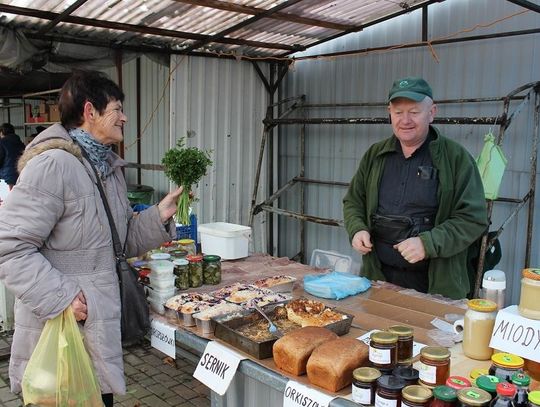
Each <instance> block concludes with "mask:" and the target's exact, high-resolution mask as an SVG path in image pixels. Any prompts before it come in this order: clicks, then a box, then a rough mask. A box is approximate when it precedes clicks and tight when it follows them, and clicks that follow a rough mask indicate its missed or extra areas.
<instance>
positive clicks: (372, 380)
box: [352, 367, 381, 406]
mask: <svg viewBox="0 0 540 407" xmlns="http://www.w3.org/2000/svg"><path fill="white" fill-rule="evenodd" d="M379 377H381V372H379V371H378V370H377V369H375V368H372V367H359V368H357V369H354V371H353V382H352V400H353V401H354V402H355V403H360V404H364V405H366V406H372V405H373V404H374V403H375V392H376V390H377V379H378V378H379Z"/></svg>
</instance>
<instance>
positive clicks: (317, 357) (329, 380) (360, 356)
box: [307, 338, 369, 392]
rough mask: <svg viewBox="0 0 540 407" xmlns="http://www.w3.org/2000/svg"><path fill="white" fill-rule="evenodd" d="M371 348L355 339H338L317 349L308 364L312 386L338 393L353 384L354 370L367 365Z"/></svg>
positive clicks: (308, 373)
mask: <svg viewBox="0 0 540 407" xmlns="http://www.w3.org/2000/svg"><path fill="white" fill-rule="evenodd" d="M368 356H369V348H368V346H367V345H365V344H364V343H363V342H360V341H359V340H358V339H354V338H337V339H333V340H331V341H328V342H325V343H323V344H322V345H319V346H318V347H316V348H315V350H314V351H313V353H312V354H311V357H310V358H309V360H308V363H307V375H308V379H309V381H310V382H311V383H312V384H315V385H317V386H320V387H322V388H323V389H326V390H329V391H332V392H336V391H339V390H341V389H342V388H344V387H345V386H348V385H350V384H351V382H352V372H353V370H354V369H356V368H357V367H360V366H364V365H366V364H367V361H368Z"/></svg>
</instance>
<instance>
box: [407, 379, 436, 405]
mask: <svg viewBox="0 0 540 407" xmlns="http://www.w3.org/2000/svg"><path fill="white" fill-rule="evenodd" d="M431 397H432V393H431V390H429V389H426V388H425V387H422V386H419V385H417V384H413V385H411V386H407V387H405V388H403V390H402V391H401V405H402V406H408V407H427V406H429V405H430V401H431Z"/></svg>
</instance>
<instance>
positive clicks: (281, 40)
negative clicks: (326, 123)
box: [0, 0, 444, 58]
mask: <svg viewBox="0 0 540 407" xmlns="http://www.w3.org/2000/svg"><path fill="white" fill-rule="evenodd" d="M441 1H444V0H405V1H398V0H64V1H58V0H7V1H1V2H0V3H1V4H0V26H4V27H9V28H17V29H19V30H21V31H22V32H23V33H24V34H25V35H26V36H27V37H29V38H31V39H44V40H51V41H58V40H61V41H65V42H73V43H84V44H89V45H99V46H107V47H111V48H124V49H130V50H141V51H150V50H161V51H165V52H171V53H196V54H198V53H203V54H218V55H223V54H231V55H233V56H250V57H263V58H264V57H276V56H280V57H283V56H288V55H290V54H292V53H294V52H296V51H301V50H305V49H306V48H309V47H311V46H314V45H317V44H320V43H322V42H325V41H329V40H332V39H334V38H336V37H339V36H342V35H345V34H348V33H351V32H358V31H361V30H362V29H364V28H365V27H367V26H370V25H373V24H376V23H378V22H381V21H384V20H387V19H389V18H392V17H395V16H398V15H401V14H404V13H408V12H410V11H412V10H415V9H418V8H421V7H427V5H429V4H430V3H435V2H441Z"/></svg>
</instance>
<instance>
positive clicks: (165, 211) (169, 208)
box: [158, 187, 184, 223]
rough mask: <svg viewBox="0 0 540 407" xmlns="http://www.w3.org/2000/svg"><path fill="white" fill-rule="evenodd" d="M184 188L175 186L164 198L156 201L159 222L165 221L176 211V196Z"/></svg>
mask: <svg viewBox="0 0 540 407" xmlns="http://www.w3.org/2000/svg"><path fill="white" fill-rule="evenodd" d="M183 190H184V189H183V188H182V187H180V188H177V189H176V190H175V191H172V192H169V193H168V194H167V195H166V196H165V198H163V199H162V200H161V201H160V202H159V203H158V210H159V217H160V218H161V222H162V223H165V222H166V221H167V220H168V219H170V218H171V216H173V215H174V214H175V213H176V205H177V204H178V197H179V196H180V194H181V193H182V191H183Z"/></svg>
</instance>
